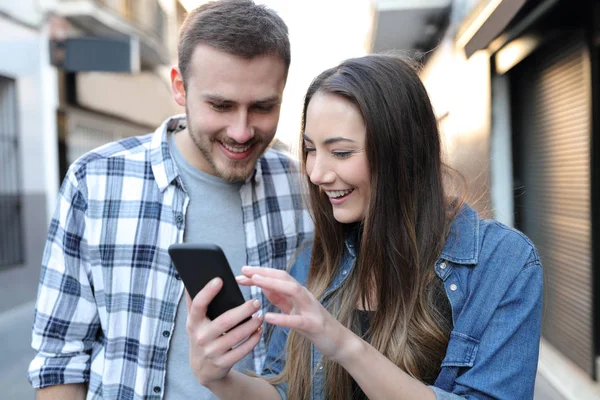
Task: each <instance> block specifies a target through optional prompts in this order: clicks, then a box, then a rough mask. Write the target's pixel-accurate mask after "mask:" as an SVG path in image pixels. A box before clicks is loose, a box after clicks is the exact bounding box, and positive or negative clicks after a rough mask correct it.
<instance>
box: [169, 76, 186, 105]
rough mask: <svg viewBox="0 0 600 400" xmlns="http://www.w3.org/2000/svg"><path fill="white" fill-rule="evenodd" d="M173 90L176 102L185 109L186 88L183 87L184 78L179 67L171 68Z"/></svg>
mask: <svg viewBox="0 0 600 400" xmlns="http://www.w3.org/2000/svg"><path fill="white" fill-rule="evenodd" d="M171 90H172V91H173V99H175V102H176V103H177V104H179V105H180V106H182V107H185V87H184V86H183V77H182V76H181V72H180V71H179V68H177V67H173V68H171Z"/></svg>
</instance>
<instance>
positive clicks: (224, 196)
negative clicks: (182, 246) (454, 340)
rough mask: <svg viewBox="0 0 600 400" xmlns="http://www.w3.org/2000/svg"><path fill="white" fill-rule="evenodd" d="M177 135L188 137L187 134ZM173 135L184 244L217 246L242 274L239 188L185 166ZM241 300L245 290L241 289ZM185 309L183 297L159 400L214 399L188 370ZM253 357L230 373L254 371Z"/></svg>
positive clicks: (243, 250)
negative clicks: (182, 194)
mask: <svg viewBox="0 0 600 400" xmlns="http://www.w3.org/2000/svg"><path fill="white" fill-rule="evenodd" d="M178 134H183V135H185V134H187V133H186V132H182V133H178ZM174 138H175V135H172V136H171V138H170V140H169V147H170V149H171V155H172V156H173V159H174V160H175V164H176V165H177V168H178V169H179V173H180V176H181V179H182V181H183V186H184V188H185V190H186V192H187V194H188V196H189V198H190V202H189V205H188V208H187V211H186V221H185V232H184V241H185V242H190V243H198V242H208V243H215V244H217V245H219V246H220V247H221V248H222V249H223V252H224V253H225V256H226V257H227V260H228V261H229V264H230V265H231V269H232V270H233V273H234V275H240V274H241V268H242V266H243V265H245V264H246V237H245V234H244V225H243V214H242V200H241V197H240V193H239V190H240V188H241V185H242V184H241V183H230V182H227V181H225V180H223V179H220V178H217V177H215V176H212V175H209V174H207V173H205V172H202V171H200V170H199V169H197V168H196V167H194V166H192V165H191V164H189V163H188V162H187V161H186V160H185V159H184V158H183V156H182V155H181V153H180V152H179V150H178V149H177V146H176V145H175V140H174ZM241 289H242V294H243V295H244V298H246V300H249V299H250V289H249V288H248V287H245V286H241ZM186 320H187V306H186V302H185V298H184V297H183V296H182V298H181V301H180V302H179V306H178V308H177V315H176V317H175V329H174V331H173V336H172V337H171V344H170V346H169V352H168V354H167V375H166V382H165V393H164V399H166V400H179V399H185V400H189V399H216V398H217V397H215V396H214V395H213V394H212V393H211V392H210V391H209V390H208V389H206V388H205V387H204V386H202V385H200V383H198V380H197V379H196V377H195V376H194V373H193V372H192V369H191V367H190V364H189V339H188V335H187V331H186V328H185V324H186ZM253 368H254V362H253V358H252V353H250V354H249V355H248V356H246V357H245V358H244V359H243V360H241V361H240V362H239V363H238V364H237V365H236V366H235V367H234V369H236V370H238V371H242V372H246V371H248V370H253Z"/></svg>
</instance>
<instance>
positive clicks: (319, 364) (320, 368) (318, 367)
mask: <svg viewBox="0 0 600 400" xmlns="http://www.w3.org/2000/svg"><path fill="white" fill-rule="evenodd" d="M317 369H318V370H319V371H320V370H322V369H323V364H321V363H317Z"/></svg>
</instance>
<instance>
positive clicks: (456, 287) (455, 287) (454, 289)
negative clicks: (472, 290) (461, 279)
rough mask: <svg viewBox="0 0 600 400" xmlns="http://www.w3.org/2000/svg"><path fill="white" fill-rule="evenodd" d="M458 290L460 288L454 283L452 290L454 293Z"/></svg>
mask: <svg viewBox="0 0 600 400" xmlns="http://www.w3.org/2000/svg"><path fill="white" fill-rule="evenodd" d="M456 289H458V286H456V284H455V283H453V284H452V285H450V290H452V291H453V292H455V291H456Z"/></svg>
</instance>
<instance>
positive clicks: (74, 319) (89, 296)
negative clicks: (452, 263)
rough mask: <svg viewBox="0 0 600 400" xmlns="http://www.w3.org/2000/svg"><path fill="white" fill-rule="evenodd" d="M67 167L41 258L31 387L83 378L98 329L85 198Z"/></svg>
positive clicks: (81, 381) (86, 376) (65, 382)
mask: <svg viewBox="0 0 600 400" xmlns="http://www.w3.org/2000/svg"><path fill="white" fill-rule="evenodd" d="M83 193H84V191H83V190H81V188H80V187H79V185H78V180H77V176H76V173H75V172H74V171H73V170H70V171H69V173H68V174H67V177H66V178H65V181H64V182H63V185H62V187H61V190H60V193H59V196H58V201H57V206H56V210H55V213H54V216H53V218H52V221H51V223H50V228H49V232H48V238H47V241H46V247H45V249H44V255H43V259H42V268H41V276H40V283H39V287H38V298H37V303H36V310H35V317H34V323H33V331H32V344H31V345H32V347H33V349H34V350H35V351H36V355H35V358H34V359H33V361H32V362H31V363H30V365H29V371H28V372H29V381H30V383H31V384H32V386H33V387H34V388H43V387H47V386H54V385H59V384H67V383H84V382H88V381H89V376H90V356H91V352H92V348H93V347H94V343H95V342H96V341H97V340H98V332H99V329H100V325H99V319H98V312H97V307H96V303H95V300H94V293H93V288H92V285H91V283H90V276H89V275H88V272H89V268H88V267H89V265H88V263H89V256H88V251H87V241H86V238H85V214H86V210H87V199H86V198H85V195H84V194H83Z"/></svg>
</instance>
